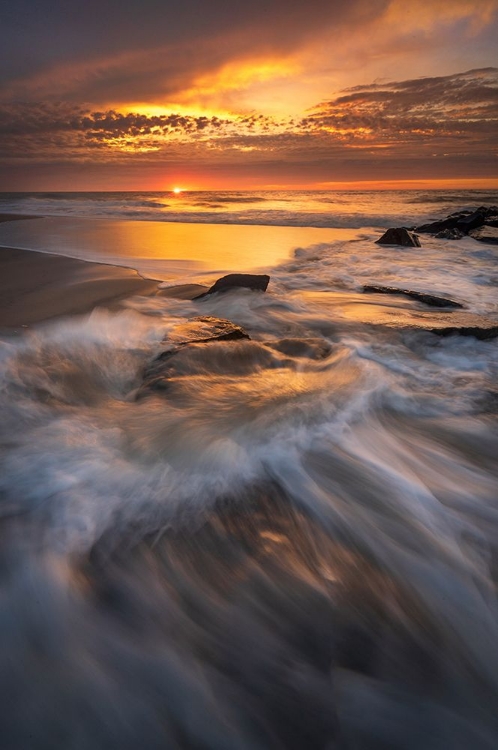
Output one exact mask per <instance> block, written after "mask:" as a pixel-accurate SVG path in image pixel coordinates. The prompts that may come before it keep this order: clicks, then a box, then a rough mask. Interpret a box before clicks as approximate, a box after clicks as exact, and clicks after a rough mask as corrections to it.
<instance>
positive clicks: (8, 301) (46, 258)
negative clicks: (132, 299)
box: [0, 219, 159, 333]
mask: <svg viewBox="0 0 498 750" xmlns="http://www.w3.org/2000/svg"><path fill="white" fill-rule="evenodd" d="M1 220H2V219H0V221H1ZM0 269H1V270H0V272H1V275H2V294H1V296H0V332H5V333H16V332H17V333H18V332H20V331H21V330H22V329H26V328H29V327H30V326H32V325H35V324H37V323H42V322H45V321H47V320H51V319H53V318H59V317H65V316H69V315H81V314H84V313H88V312H91V310H93V308H94V307H98V306H104V307H107V308H113V307H114V306H115V305H117V304H118V303H119V302H120V301H121V300H123V299H125V298H126V297H129V296H132V295H134V294H138V295H144V296H149V295H150V294H152V293H154V292H156V291H157V289H158V284H159V282H158V281H154V280H146V279H144V278H142V277H141V276H140V274H139V273H138V272H137V271H135V270H134V269H131V268H124V267H122V266H111V265H106V264H103V263H97V262H94V261H86V260H77V259H76V258H68V257H66V256H62V255H55V254H50V253H41V252H36V251H32V250H20V249H18V248H4V247H2V248H0Z"/></svg>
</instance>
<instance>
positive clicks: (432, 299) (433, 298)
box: [363, 284, 463, 308]
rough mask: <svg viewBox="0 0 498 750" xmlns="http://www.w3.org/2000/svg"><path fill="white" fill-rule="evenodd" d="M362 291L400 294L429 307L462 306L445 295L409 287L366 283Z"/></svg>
mask: <svg viewBox="0 0 498 750" xmlns="http://www.w3.org/2000/svg"><path fill="white" fill-rule="evenodd" d="M363 291H364V292H366V293H368V294H401V295H403V296H404V297H410V299H414V300H417V302H423V303H424V304H425V305H430V306H431V307H459V308H463V305H461V304H460V302H455V300H453V299H449V298H447V297H439V296H437V295H435V294H426V293H425V292H415V291H412V290H411V289H398V288H397V287H394V286H376V285H375V284H366V285H365V286H364V287H363Z"/></svg>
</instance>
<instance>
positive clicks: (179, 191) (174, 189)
mask: <svg viewBox="0 0 498 750" xmlns="http://www.w3.org/2000/svg"><path fill="white" fill-rule="evenodd" d="M173 192H174V193H175V195H178V194H179V193H182V192H183V188H179V187H174V188H173Z"/></svg>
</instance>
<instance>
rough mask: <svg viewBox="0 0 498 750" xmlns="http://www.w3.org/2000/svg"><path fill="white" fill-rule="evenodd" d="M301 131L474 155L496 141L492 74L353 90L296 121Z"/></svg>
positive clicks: (497, 88)
mask: <svg viewBox="0 0 498 750" xmlns="http://www.w3.org/2000/svg"><path fill="white" fill-rule="evenodd" d="M300 126H301V128H302V129H304V130H306V131H307V132H313V133H315V134H317V135H322V136H329V137H331V138H334V137H335V138H338V139H344V140H349V141H351V140H352V139H356V140H358V139H361V140H364V141H365V142H368V141H370V142H372V143H376V144H377V145H379V144H383V145H389V144H392V145H393V147H396V148H398V150H399V149H400V148H401V146H402V144H407V143H418V144H422V143H427V144H429V145H432V144H433V143H434V142H435V141H436V139H437V138H439V139H442V140H444V142H445V143H446V144H447V146H448V147H450V146H451V145H452V144H453V145H454V144H457V147H458V148H462V144H461V141H462V140H463V139H465V148H466V149H467V150H468V151H478V150H479V149H480V148H482V147H483V146H485V145H490V144H491V143H492V142H493V141H495V139H496V132H497V126H498V70H497V69H496V68H486V69H482V70H472V71H468V72H465V73H459V74H455V75H451V76H439V77H432V78H418V79H411V80H407V81H397V82H386V83H382V84H380V83H373V84H370V85H367V86H355V87H352V88H350V89H349V90H347V91H345V92H342V93H341V94H340V95H339V96H336V97H335V98H334V99H331V100H329V101H326V102H323V103H321V104H320V105H318V106H317V107H315V108H314V109H313V110H312V111H311V112H310V114H308V115H307V116H306V117H304V118H303V119H302V120H301V123H300Z"/></svg>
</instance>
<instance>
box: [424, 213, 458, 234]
mask: <svg viewBox="0 0 498 750" xmlns="http://www.w3.org/2000/svg"><path fill="white" fill-rule="evenodd" d="M456 222H457V220H456V218H453V217H448V218H447V219H441V220H440V221H433V222H431V223H429V224H421V225H420V226H419V227H415V231H416V232H421V233H422V234H436V232H444V231H445V230H446V229H456Z"/></svg>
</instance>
